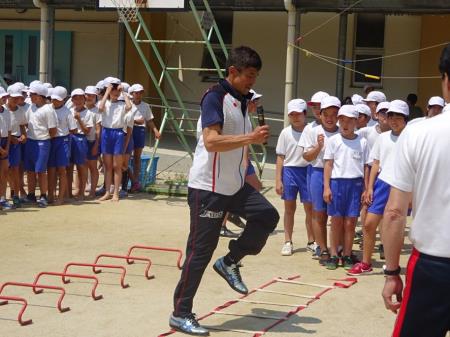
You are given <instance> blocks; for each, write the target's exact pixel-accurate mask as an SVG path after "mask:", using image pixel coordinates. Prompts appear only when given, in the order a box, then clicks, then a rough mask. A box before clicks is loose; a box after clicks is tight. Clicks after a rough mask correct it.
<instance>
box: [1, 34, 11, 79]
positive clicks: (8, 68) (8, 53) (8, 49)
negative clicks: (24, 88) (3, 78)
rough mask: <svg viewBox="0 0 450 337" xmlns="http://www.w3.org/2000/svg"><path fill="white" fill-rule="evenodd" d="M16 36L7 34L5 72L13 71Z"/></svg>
mask: <svg viewBox="0 0 450 337" xmlns="http://www.w3.org/2000/svg"><path fill="white" fill-rule="evenodd" d="M13 50H14V37H13V36H12V35H5V69H4V71H3V73H4V74H10V75H12V73H13V59H14V52H13Z"/></svg>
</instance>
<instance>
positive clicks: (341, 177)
mask: <svg viewBox="0 0 450 337" xmlns="http://www.w3.org/2000/svg"><path fill="white" fill-rule="evenodd" d="M358 116H359V113H358V111H357V109H356V107H355V106H354V105H343V106H342V107H341V108H340V109H339V112H338V119H339V129H340V134H338V135H335V136H333V137H331V138H329V139H328V143H327V147H326V148H325V154H324V157H323V158H324V160H325V166H324V192H323V198H324V200H325V202H326V203H327V204H328V205H327V213H328V216H330V217H331V231H330V253H331V257H330V259H329V260H328V261H327V263H326V267H327V269H331V270H334V269H336V268H337V266H338V264H339V257H338V246H339V245H340V244H341V243H342V237H343V238H344V242H343V243H344V247H343V254H342V255H343V257H342V265H343V267H344V269H346V270H348V269H350V268H351V267H352V266H353V259H352V257H351V255H352V246H353V239H354V236H355V226H356V221H357V219H358V216H359V211H360V209H361V196H362V194H363V192H364V190H365V186H364V175H365V174H366V173H367V169H366V162H367V161H368V159H369V147H368V146H367V140H366V139H365V138H363V137H361V136H358V135H357V134H355V130H356V125H357V120H358Z"/></svg>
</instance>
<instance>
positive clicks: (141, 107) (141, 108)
mask: <svg viewBox="0 0 450 337" xmlns="http://www.w3.org/2000/svg"><path fill="white" fill-rule="evenodd" d="M133 110H135V113H134V120H138V119H141V118H144V120H145V121H146V122H148V121H151V120H152V119H153V118H154V116H153V113H152V109H151V108H150V105H148V104H147V103H145V102H141V103H139V104H137V105H136V104H134V103H133ZM136 126H141V127H145V124H143V125H136Z"/></svg>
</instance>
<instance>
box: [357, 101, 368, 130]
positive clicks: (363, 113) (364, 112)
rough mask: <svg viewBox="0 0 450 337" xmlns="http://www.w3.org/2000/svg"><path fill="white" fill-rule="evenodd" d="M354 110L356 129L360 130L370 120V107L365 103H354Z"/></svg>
mask: <svg viewBox="0 0 450 337" xmlns="http://www.w3.org/2000/svg"><path fill="white" fill-rule="evenodd" d="M355 108H356V111H358V121H357V123H356V130H360V129H362V128H365V127H366V126H367V123H369V121H370V116H371V112H370V108H369V107H368V106H367V105H366V104H356V105H355Z"/></svg>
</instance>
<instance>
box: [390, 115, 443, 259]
mask: <svg viewBox="0 0 450 337" xmlns="http://www.w3.org/2000/svg"><path fill="white" fill-rule="evenodd" d="M449 135H450V114H449V113H443V114H440V115H438V116H435V117H433V118H428V119H427V120H425V121H423V122H421V123H419V124H413V125H411V126H409V127H407V128H405V130H404V131H403V132H402V134H401V135H400V137H399V139H398V142H397V144H396V145H395V147H394V151H393V156H394V157H395V166H392V169H387V170H386V171H385V172H383V173H384V179H383V180H384V181H386V182H387V183H388V184H389V185H391V186H393V187H395V188H397V189H400V190H402V191H405V192H412V194H413V207H412V209H413V217H414V220H413V222H412V224H411V230H410V232H409V237H410V240H411V242H412V243H413V245H414V247H415V248H416V249H417V250H418V251H420V252H422V253H425V254H429V255H433V256H440V257H446V258H450V244H449V242H450V226H449V219H450V204H449V200H450V185H449V183H448V177H449V172H450V156H449V152H448V151H449V149H450V137H449Z"/></svg>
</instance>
